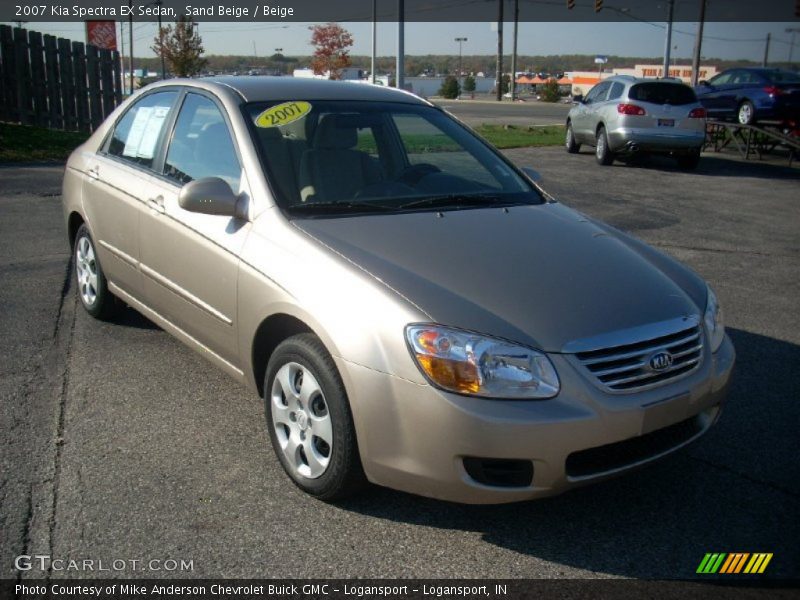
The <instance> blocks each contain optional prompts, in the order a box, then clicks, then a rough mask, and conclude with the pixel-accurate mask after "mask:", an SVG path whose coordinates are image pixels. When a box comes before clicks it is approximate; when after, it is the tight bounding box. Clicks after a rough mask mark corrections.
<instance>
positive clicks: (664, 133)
mask: <svg viewBox="0 0 800 600" xmlns="http://www.w3.org/2000/svg"><path fill="white" fill-rule="evenodd" d="M705 136H706V133H705V129H703V130H702V131H699V130H698V131H694V130H684V129H672V130H671V128H662V129H653V128H652V127H648V128H641V129H638V128H632V127H620V128H619V129H613V130H611V131H609V132H608V145H609V148H611V150H612V151H613V152H625V151H629V152H637V151H641V152H687V151H690V150H699V149H701V148H702V146H703V143H704V142H705Z"/></svg>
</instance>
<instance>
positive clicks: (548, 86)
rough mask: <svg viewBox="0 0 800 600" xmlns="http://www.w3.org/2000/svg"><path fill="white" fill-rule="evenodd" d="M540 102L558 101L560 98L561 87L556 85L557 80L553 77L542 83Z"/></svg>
mask: <svg viewBox="0 0 800 600" xmlns="http://www.w3.org/2000/svg"><path fill="white" fill-rule="evenodd" d="M541 95H542V102H558V101H559V99H560V98H561V88H560V87H559V86H558V81H556V80H555V79H548V80H547V83H545V84H544V85H542V92H541Z"/></svg>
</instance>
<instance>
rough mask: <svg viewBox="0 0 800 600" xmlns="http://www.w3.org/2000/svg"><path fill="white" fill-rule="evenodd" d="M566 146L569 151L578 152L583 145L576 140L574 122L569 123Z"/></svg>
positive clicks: (571, 152)
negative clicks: (573, 128)
mask: <svg viewBox="0 0 800 600" xmlns="http://www.w3.org/2000/svg"><path fill="white" fill-rule="evenodd" d="M565 146H566V148H567V152H569V153H570V154H577V153H578V151H580V149H581V145H580V144H579V143H577V142H576V141H575V133H574V132H573V131H572V123H567V136H566V141H565Z"/></svg>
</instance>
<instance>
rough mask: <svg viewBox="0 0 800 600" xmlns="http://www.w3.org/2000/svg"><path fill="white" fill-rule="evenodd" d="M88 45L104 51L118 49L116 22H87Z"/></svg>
mask: <svg viewBox="0 0 800 600" xmlns="http://www.w3.org/2000/svg"><path fill="white" fill-rule="evenodd" d="M86 43H87V44H91V45H92V46H97V47H98V48H101V49H103V50H116V49H117V23H116V22H115V21H86Z"/></svg>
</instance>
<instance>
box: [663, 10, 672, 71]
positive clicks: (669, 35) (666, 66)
mask: <svg viewBox="0 0 800 600" xmlns="http://www.w3.org/2000/svg"><path fill="white" fill-rule="evenodd" d="M674 12H675V0H669V15H668V17H667V36H666V39H665V40H664V72H663V74H662V77H669V59H670V56H669V52H670V50H671V49H672V16H673V14H674Z"/></svg>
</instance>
